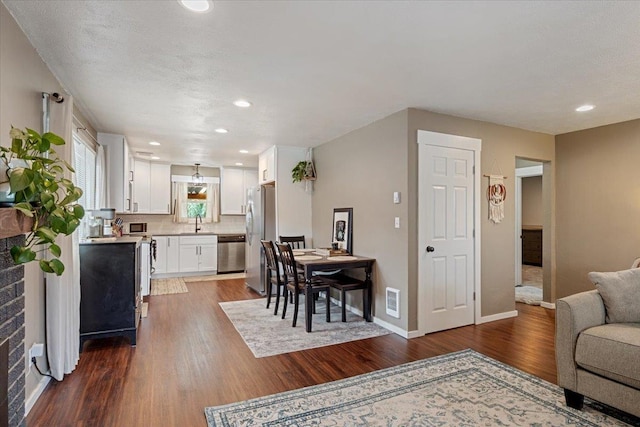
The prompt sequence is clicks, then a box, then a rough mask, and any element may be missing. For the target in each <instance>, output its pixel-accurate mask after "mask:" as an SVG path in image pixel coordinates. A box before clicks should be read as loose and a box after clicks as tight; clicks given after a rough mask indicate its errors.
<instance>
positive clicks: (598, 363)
mask: <svg viewBox="0 0 640 427" xmlns="http://www.w3.org/2000/svg"><path fill="white" fill-rule="evenodd" d="M639 360H640V323H614V324H606V325H602V326H595V327H593V328H589V329H585V330H584V331H582V332H581V333H580V335H579V336H578V342H577V344H576V363H577V364H578V366H580V367H582V368H583V369H586V370H587V371H590V372H593V373H594V374H598V375H600V376H603V377H606V378H610V379H612V380H614V381H617V382H620V383H623V384H626V385H628V386H631V387H634V388H638V389H640V363H638V361H639Z"/></svg>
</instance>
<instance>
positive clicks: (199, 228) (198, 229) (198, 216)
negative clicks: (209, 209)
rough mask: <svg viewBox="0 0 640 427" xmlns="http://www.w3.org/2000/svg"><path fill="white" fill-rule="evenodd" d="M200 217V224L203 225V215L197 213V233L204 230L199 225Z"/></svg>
mask: <svg viewBox="0 0 640 427" xmlns="http://www.w3.org/2000/svg"><path fill="white" fill-rule="evenodd" d="M198 218H200V225H202V217H201V216H200V214H197V215H196V233H197V232H198V231H200V230H202V227H198Z"/></svg>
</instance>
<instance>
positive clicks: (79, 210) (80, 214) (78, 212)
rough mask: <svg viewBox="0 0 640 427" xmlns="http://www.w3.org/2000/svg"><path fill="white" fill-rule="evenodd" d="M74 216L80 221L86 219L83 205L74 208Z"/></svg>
mask: <svg viewBox="0 0 640 427" xmlns="http://www.w3.org/2000/svg"><path fill="white" fill-rule="evenodd" d="M73 215H74V216H75V217H76V218H78V219H82V218H83V217H84V208H83V207H82V205H74V206H73Z"/></svg>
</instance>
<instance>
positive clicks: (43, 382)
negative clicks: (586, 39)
mask: <svg viewBox="0 0 640 427" xmlns="http://www.w3.org/2000/svg"><path fill="white" fill-rule="evenodd" d="M47 374H49V375H51V371H47ZM50 381H51V377H46V376H43V377H42V378H41V379H40V381H39V382H38V385H37V386H36V388H35V389H34V390H33V391H32V392H31V394H30V395H29V397H28V398H27V400H26V401H25V402H24V416H25V417H26V416H27V415H29V411H31V408H33V405H35V404H36V402H37V401H38V399H39V398H40V396H41V395H42V393H43V392H44V389H45V388H46V387H47V384H49V382H50Z"/></svg>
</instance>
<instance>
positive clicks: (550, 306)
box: [540, 301, 556, 310]
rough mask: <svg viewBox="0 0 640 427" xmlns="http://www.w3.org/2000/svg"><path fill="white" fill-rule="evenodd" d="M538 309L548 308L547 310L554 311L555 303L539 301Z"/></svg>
mask: <svg viewBox="0 0 640 427" xmlns="http://www.w3.org/2000/svg"><path fill="white" fill-rule="evenodd" d="M540 307H542V308H548V309H549V310H555V309H556V303H555V302H546V301H541V302H540Z"/></svg>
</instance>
